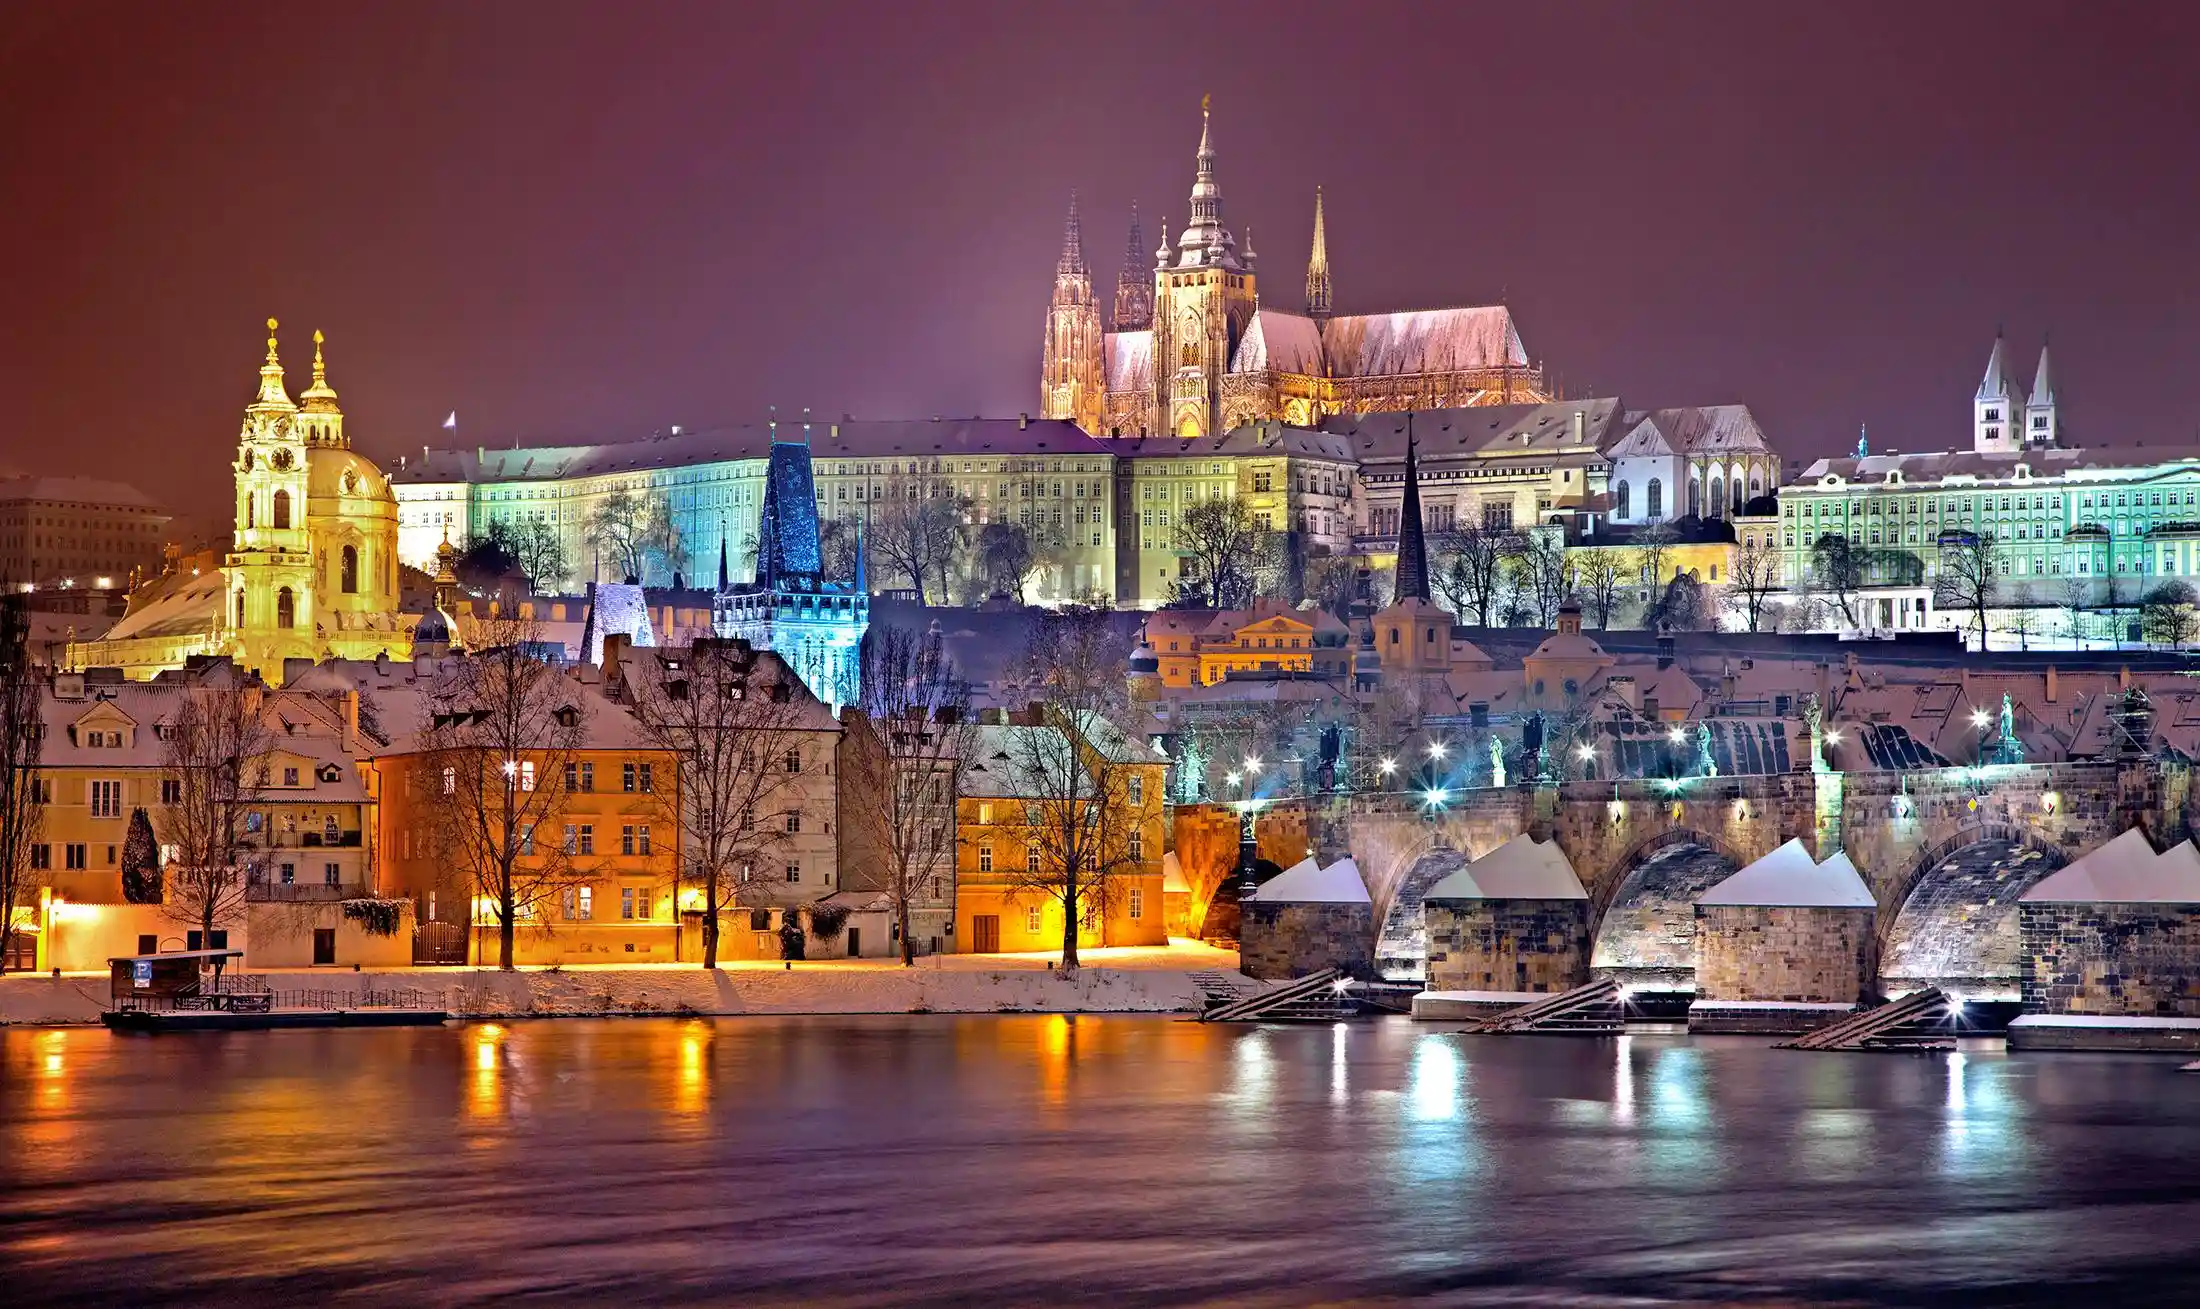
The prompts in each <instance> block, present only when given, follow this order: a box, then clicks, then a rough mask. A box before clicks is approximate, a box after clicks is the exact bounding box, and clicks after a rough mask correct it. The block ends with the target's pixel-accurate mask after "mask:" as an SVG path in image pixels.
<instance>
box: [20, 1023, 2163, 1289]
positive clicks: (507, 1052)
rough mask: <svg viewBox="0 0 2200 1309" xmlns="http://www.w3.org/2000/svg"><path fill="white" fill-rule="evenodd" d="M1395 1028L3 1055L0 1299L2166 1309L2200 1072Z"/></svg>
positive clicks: (434, 1041) (798, 1031)
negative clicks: (2134, 1308)
mask: <svg viewBox="0 0 2200 1309" xmlns="http://www.w3.org/2000/svg"><path fill="white" fill-rule="evenodd" d="M2176 1067H2177V1061H2175V1060H2169V1059H2161V1058H2153V1057H2144V1056H2089V1055H2057V1056H2022V1055H2020V1056H2007V1055H2004V1054H2003V1053H2001V1051H2000V1050H1999V1048H1998V1047H1997V1046H1993V1045H1985V1046H1982V1047H1981V1048H1978V1049H1975V1050H1966V1051H1963V1052H1961V1053H1957V1054H1953V1055H1937V1056H1916V1055H1841V1054H1806V1053H1797V1052H1788V1051H1778V1050H1772V1049H1769V1048H1767V1046H1766V1044H1765V1043H1764V1042H1761V1041H1752V1040H1743V1039H1709V1040H1705V1039H1696V1040H1691V1039H1689V1038H1687V1037H1685V1036H1680V1035H1657V1034H1637V1035H1633V1036H1629V1037H1625V1038H1619V1039H1572V1038H1556V1037H1511V1038H1505V1037H1467V1036H1460V1035H1456V1034H1451V1033H1446V1032H1443V1031H1439V1030H1431V1029H1430V1028H1427V1027H1417V1026H1415V1025H1413V1024H1410V1023H1407V1022H1404V1021H1403V1020H1384V1021H1378V1022H1367V1023H1355V1024H1349V1025H1338V1026H1335V1027H1328V1026H1319V1027H1219V1026H1217V1027H1204V1026H1200V1025H1198V1024H1194V1023H1189V1022H1179V1021H1172V1020H1169V1019H1159V1018H1129V1017H1087V1018H1064V1017H1052V1016H1028V1015H1017V1016H1000V1017H978V1018H950V1017H891V1018H876V1019H865V1018H815V1019H782V1018H752V1019H725V1020H676V1019H665V1020H654V1019H652V1020H632V1019H630V1020H615V1021H602V1022H598V1021H558V1022H536V1023H514V1024H506V1025H498V1024H488V1023H482V1024H474V1025H471V1026H464V1027H459V1026H452V1027H446V1028H427V1029H412V1030H386V1031H326V1032H271V1033H236V1034H218V1035H192V1036H165V1037H153V1038H145V1037H137V1038H118V1037H114V1036H110V1035H108V1034H107V1033H106V1032H104V1031H100V1030H91V1029H66V1030H32V1029H10V1030H6V1031H4V1032H0V1175H4V1176H5V1178H6V1180H7V1183H8V1184H7V1185H6V1186H5V1187H4V1188H0V1301H4V1302H6V1303H8V1304H11V1305H43V1304H85V1305H94V1304H96V1305H112V1304H171V1303H175V1304H182V1303H215V1302H220V1303H227V1304H239V1303H244V1304H309V1303H322V1302H325V1303H327V1304H331V1305H333V1304H337V1303H344V1304H403V1305H445V1304H496V1303H506V1302H510V1301H513V1300H516V1299H519V1298H521V1297H528V1298H530V1300H531V1302H534V1303H542V1304H683V1303H728V1302H733V1301H736V1300H738V1301H741V1302H744V1303H791V1302H805V1303H816V1302H828V1303H835V1304H871V1303H907V1302H929V1303H943V1304H944V1303H990V1304H1018V1305H1022V1304H1038V1303H1051V1304H1063V1303H1074V1304H1084V1303H1111V1304H1122V1303H1147V1302H1184V1301H1204V1302H1213V1303H1219V1302H1232V1303H1243V1302H1247V1301H1251V1302H1257V1303H1264V1304H1292V1303H1300V1302H1305V1301H1310V1300H1330V1301H1337V1300H1346V1301H1353V1300H1356V1301H1361V1302H1375V1303H1381V1302H1390V1301H1399V1300H1404V1299H1408V1298H1417V1299H1426V1300H1431V1301H1434V1302H1437V1303H1452V1304H1518V1303H1551V1302H1563V1303H1572V1304H1606V1303H1611V1302H1613V1301H1614V1300H1618V1299H1622V1298H1631V1299H1633V1300H1635V1301H1636V1302H1638V1303H1646V1304H1658V1303H1668V1302H1691V1301H1693V1302H1728V1303H1732V1302H1751V1301H1754V1302H1759V1303H1775V1302H1778V1303H1799V1302H1800V1303H1902V1304H1914V1303H1927V1302H1931V1303H1943V1304H1960V1305H1971V1304H2041V1305H2046V1304H2059V1303H2065V1302H2069V1301H2072V1300H2081V1301H2085V1302H2091V1303H2145V1302H2151V1303H2157V1304H2166V1303H2173V1302H2180V1301H2181V1302H2184V1303H2194V1302H2196V1301H2200V1076H2195V1075H2190V1074H2180V1073H2179V1072H2177V1071H2176Z"/></svg>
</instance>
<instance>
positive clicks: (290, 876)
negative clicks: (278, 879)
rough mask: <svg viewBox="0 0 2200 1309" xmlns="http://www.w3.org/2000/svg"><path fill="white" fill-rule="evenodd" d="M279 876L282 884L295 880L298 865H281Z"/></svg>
mask: <svg viewBox="0 0 2200 1309" xmlns="http://www.w3.org/2000/svg"><path fill="white" fill-rule="evenodd" d="M281 876H282V881H283V885H284V886H289V885H291V884H292V883H293V882H296V881H297V880H298V865H296V864H284V865H283V866H282V873H281Z"/></svg>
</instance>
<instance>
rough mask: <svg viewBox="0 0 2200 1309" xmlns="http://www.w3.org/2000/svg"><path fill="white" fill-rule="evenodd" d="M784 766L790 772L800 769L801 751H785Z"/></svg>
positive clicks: (797, 771)
mask: <svg viewBox="0 0 2200 1309" xmlns="http://www.w3.org/2000/svg"><path fill="white" fill-rule="evenodd" d="M786 768H787V771H788V772H790V773H799V772H801V771H802V752H801V751H800V750H789V751H788V752H787V759H786Z"/></svg>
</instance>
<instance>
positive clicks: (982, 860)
mask: <svg viewBox="0 0 2200 1309" xmlns="http://www.w3.org/2000/svg"><path fill="white" fill-rule="evenodd" d="M978 871H979V872H981V873H990V872H992V871H993V847H992V846H990V845H981V846H979V847H978Z"/></svg>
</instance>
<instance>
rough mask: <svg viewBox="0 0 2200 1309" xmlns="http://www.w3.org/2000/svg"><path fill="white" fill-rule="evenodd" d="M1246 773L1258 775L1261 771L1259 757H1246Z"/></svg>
mask: <svg viewBox="0 0 2200 1309" xmlns="http://www.w3.org/2000/svg"><path fill="white" fill-rule="evenodd" d="M1245 771H1246V772H1248V773H1258V772H1259V771H1260V756H1259V755H1257V754H1249V755H1247V756H1245Z"/></svg>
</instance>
